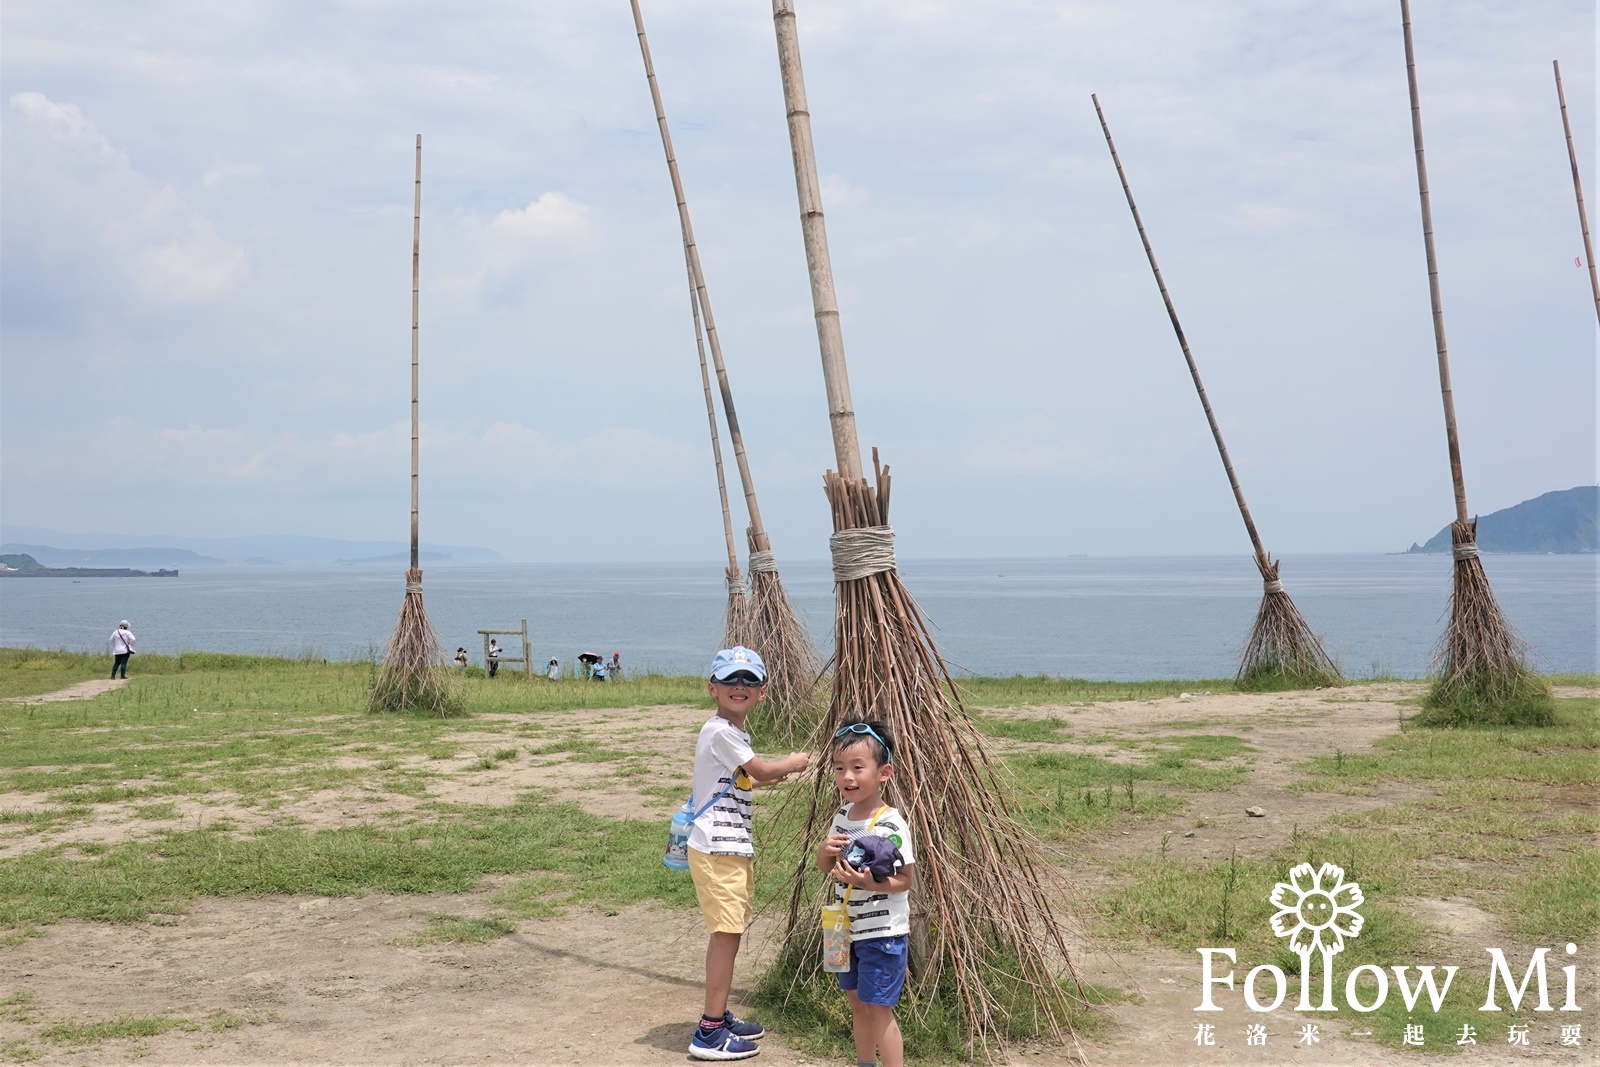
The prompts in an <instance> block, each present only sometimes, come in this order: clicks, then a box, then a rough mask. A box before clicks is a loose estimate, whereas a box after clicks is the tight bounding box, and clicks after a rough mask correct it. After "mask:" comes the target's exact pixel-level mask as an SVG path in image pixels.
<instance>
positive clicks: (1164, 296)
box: [1089, 94, 1344, 689]
mask: <svg viewBox="0 0 1600 1067" xmlns="http://www.w3.org/2000/svg"><path fill="white" fill-rule="evenodd" d="M1089 99H1090V100H1091V101H1093V103H1094V113H1095V115H1096V116H1097V117H1098V118H1099V119H1100V131H1101V132H1102V133H1104V134H1105V137H1106V147H1107V148H1109V149H1110V150H1111V162H1112V163H1113V164H1114V165H1115V166H1116V168H1117V178H1118V179H1119V180H1120V181H1121V182H1122V194H1123V196H1125V197H1127V200H1128V210H1129V211H1131V212H1132V213H1133V225H1134V228H1135V229H1137V230H1138V231H1139V241H1140V243H1141V244H1143V245H1144V254H1145V258H1146V259H1147V260H1149V261H1150V271H1151V273H1152V274H1154V275H1155V279H1156V288H1157V289H1159V290H1160V291H1161V301H1162V303H1163V304H1165V305H1166V308H1167V318H1168V319H1170V320H1171V322H1172V330H1173V332H1174V333H1176V334H1177V335H1178V347H1179V348H1180V349H1182V350H1183V359H1184V362H1185V363H1187V364H1188V365H1189V377H1190V378H1192V379H1193V380H1194V388H1195V392H1196V393H1198V394H1199V395H1200V407H1201V408H1203V409H1204V410H1205V413H1206V424H1207V425H1209V426H1210V427H1211V437H1212V440H1214V441H1216V443H1217V454H1218V455H1220V456H1221V457H1222V469H1223V470H1224V471H1226V472H1227V475H1228V484H1229V485H1230V486H1232V487H1233V499H1234V503H1236V504H1237V505H1238V506H1239V516H1240V517H1241V518H1242V519H1244V528H1245V530H1246V532H1248V533H1249V535H1250V545H1251V547H1252V548H1253V549H1254V552H1255V561H1256V570H1258V571H1260V572H1261V580H1262V582H1264V583H1265V588H1264V589H1263V591H1262V594H1261V605H1260V607H1258V608H1257V609H1256V618H1255V622H1254V623H1253V624H1251V627H1250V636H1249V638H1248V639H1247V640H1246V641H1245V646H1244V655H1243V657H1242V658H1241V659H1240V661H1239V672H1238V675H1237V676H1236V677H1237V681H1238V683H1239V685H1240V687H1241V688H1245V689H1280V688H1291V689H1308V688H1314V687H1316V686H1325V685H1338V684H1339V683H1340V682H1342V681H1343V680H1344V677H1343V675H1341V674H1340V673H1339V668H1338V667H1337V666H1336V665H1335V664H1334V662H1333V660H1332V659H1330V658H1329V657H1328V654H1327V652H1325V651H1323V648H1322V642H1320V641H1318V640H1317V635H1316V634H1314V633H1312V632H1311V626H1310V625H1309V624H1308V623H1307V622H1306V620H1305V617H1304V616H1303V615H1301V614H1300V609H1299V608H1297V607H1295V603H1294V601H1293V600H1291V599H1290V598H1289V594H1288V593H1287V592H1285V591H1284V588H1283V582H1282V581H1281V580H1280V579H1279V577H1278V567H1279V564H1280V563H1281V562H1282V561H1281V560H1275V559H1273V558H1272V557H1271V556H1270V555H1269V554H1268V553H1267V550H1266V549H1265V548H1264V547H1262V544H1261V535H1260V534H1259V533H1257V532H1256V523H1255V519H1253V518H1252V517H1251V515H1250V507H1249V505H1248V504H1246V503H1245V502H1244V490H1242V489H1240V488H1239V476H1238V475H1237V474H1235V473H1234V470H1233V460H1232V459H1231V458H1230V457H1229V456H1228V446H1227V445H1226V444H1224V443H1223V441H1222V429H1221V427H1219V426H1218V425H1217V416H1216V413H1215V412H1214V411H1212V410H1211V400H1210V398H1209V397H1207V396H1206V387H1205V385H1204V383H1202V382H1201V381H1200V368H1199V366H1197V365H1196V364H1195V361H1194V353H1193V352H1191V351H1190V350H1189V341H1188V338H1187V337H1185V336H1184V333H1183V325H1182V324H1181V323H1180V322H1179V321H1178V311H1177V309H1176V308H1175V307H1173V304H1172V294H1171V293H1169V292H1168V291H1167V283H1166V280H1165V279H1163V278H1162V277H1161V268H1160V267H1159V266H1157V265H1156V254H1155V250H1154V249H1152V248H1151V247H1150V238H1149V236H1148V235H1147V234H1146V233H1145V229H1144V220H1143V219H1141V218H1140V217H1139V207H1138V205H1137V204H1135V203H1134V202H1133V189H1132V188H1131V187H1130V186H1129V185H1128V175H1127V174H1126V172H1124V171H1123V169H1122V159H1121V157H1119V156H1118V155H1117V145H1116V142H1114V141H1113V140H1112V139H1111V127H1110V126H1109V125H1108V124H1107V123H1106V116H1105V112H1104V111H1102V110H1101V109H1100V98H1099V97H1098V96H1096V95H1094V94H1090V97H1089Z"/></svg>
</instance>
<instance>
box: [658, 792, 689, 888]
mask: <svg viewBox="0 0 1600 1067" xmlns="http://www.w3.org/2000/svg"><path fill="white" fill-rule="evenodd" d="M693 823H694V798H693V797H690V798H689V799H688V800H685V801H684V802H683V807H681V808H679V809H678V813H677V814H676V815H674V816H673V817H672V826H671V828H670V829H669V830H668V831H667V854H666V855H665V856H662V857H661V862H662V863H664V864H666V865H667V866H668V867H671V868H672V869H673V870H675V871H686V870H688V869H689V827H690V826H691V825H693Z"/></svg>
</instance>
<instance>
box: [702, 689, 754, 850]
mask: <svg viewBox="0 0 1600 1067" xmlns="http://www.w3.org/2000/svg"><path fill="white" fill-rule="evenodd" d="M755 758H756V753H755V749H753V748H751V747H750V735H749V734H747V733H745V732H744V731H743V730H741V729H739V727H737V726H735V725H733V723H731V722H729V721H728V720H727V719H724V718H723V717H722V716H720V715H713V716H711V718H709V719H707V720H706V724H705V725H704V726H702V727H700V740H699V741H698V742H696V744H695V747H694V810H695V811H699V810H700V809H701V808H703V807H705V805H706V802H707V801H709V800H710V799H711V798H712V797H714V796H716V795H717V794H718V793H721V792H722V790H723V789H724V788H725V787H726V786H727V785H728V782H729V781H730V780H731V781H732V782H733V788H732V789H729V790H728V792H727V793H726V794H724V795H723V796H721V797H719V798H718V799H717V802H716V803H715V804H713V805H712V806H711V807H710V808H707V809H706V811H705V813H704V814H702V815H701V816H700V817H699V818H698V819H696V820H695V821H694V825H692V826H691V827H690V828H689V847H690V848H692V849H694V850H695V851H696V852H709V853H710V854H711V855H713V856H751V857H754V856H755V854H756V846H755V840H754V839H753V838H752V837H751V835H750V801H751V796H750V792H751V790H752V789H753V788H754V787H755V783H754V782H752V781H751V780H750V776H749V775H748V774H746V773H745V771H744V765H745V764H746V763H749V762H750V761H751V760H753V759H755Z"/></svg>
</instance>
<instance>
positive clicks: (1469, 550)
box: [1450, 541, 1478, 563]
mask: <svg viewBox="0 0 1600 1067" xmlns="http://www.w3.org/2000/svg"><path fill="white" fill-rule="evenodd" d="M1450 555H1451V556H1452V557H1453V558H1454V559H1455V560H1456V561H1457V562H1458V563H1459V562H1460V561H1462V560H1468V559H1477V558H1478V545H1477V543H1476V542H1474V541H1463V542H1460V543H1458V544H1454V545H1451V546H1450Z"/></svg>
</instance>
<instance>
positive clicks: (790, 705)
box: [745, 570, 822, 741]
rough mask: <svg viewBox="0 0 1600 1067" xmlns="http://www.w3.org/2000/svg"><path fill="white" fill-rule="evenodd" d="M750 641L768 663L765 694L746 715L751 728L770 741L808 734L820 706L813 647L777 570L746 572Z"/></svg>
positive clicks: (818, 667) (817, 664)
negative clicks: (748, 717)
mask: <svg viewBox="0 0 1600 1067" xmlns="http://www.w3.org/2000/svg"><path fill="white" fill-rule="evenodd" d="M749 603H750V620H749V631H748V634H749V640H748V641H747V642H745V647H747V648H753V649H755V650H756V651H757V652H759V653H760V654H761V658H762V660H763V661H764V662H765V663H766V665H767V696H766V699H765V700H763V701H762V702H761V703H760V704H757V705H756V707H755V710H754V711H753V712H752V713H751V719H752V720H753V729H756V730H760V731H762V732H763V735H764V736H767V737H770V738H772V739H775V740H782V741H794V740H798V739H800V738H803V737H805V736H807V735H809V734H810V733H811V731H812V730H813V729H814V728H815V727H816V724H817V712H818V706H819V705H820V704H821V688H822V687H821V684H820V683H821V674H822V664H821V663H820V662H818V656H817V649H816V646H815V645H813V644H812V643H811V635H810V634H809V633H808V632H807V631H806V625H805V623H804V622H803V621H802V620H801V618H800V613H799V612H798V611H796V610H795V607H794V602H793V601H791V600H790V599H789V592H788V590H787V589H785V588H784V586H783V579H782V578H781V577H780V576H779V575H778V572H777V571H776V570H752V571H751V572H750V602H749Z"/></svg>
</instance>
